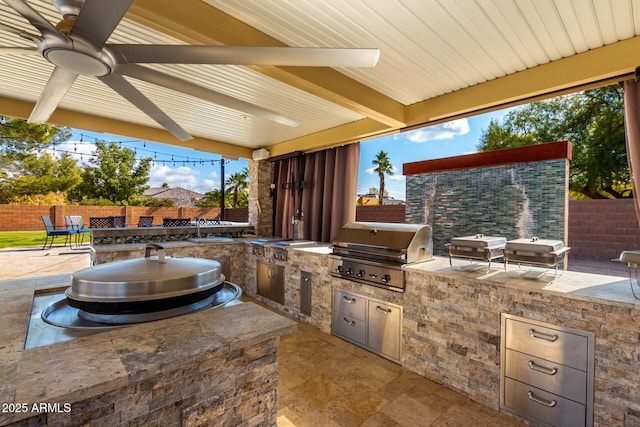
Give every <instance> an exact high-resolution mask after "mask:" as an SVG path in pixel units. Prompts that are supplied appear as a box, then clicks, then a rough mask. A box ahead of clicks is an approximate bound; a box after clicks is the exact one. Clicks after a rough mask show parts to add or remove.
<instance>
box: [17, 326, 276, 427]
mask: <svg viewBox="0 0 640 427" xmlns="http://www.w3.org/2000/svg"><path fill="white" fill-rule="evenodd" d="M277 349H278V339H277V338H272V339H270V340H267V341H263V342H260V343H257V344H253V345H250V346H248V347H245V348H241V349H237V350H235V351H230V352H225V353H221V352H211V354H210V356H209V357H208V358H206V359H204V360H199V361H195V362H192V363H185V364H184V366H181V367H180V368H178V369H173V370H167V371H165V372H162V373H161V374H159V375H153V376H151V378H145V379H141V380H138V381H136V380H135V378H130V381H129V383H128V384H127V385H126V386H124V387H122V388H119V389H116V390H113V391H110V392H107V393H104V394H102V395H99V396H97V397H94V398H90V399H87V400H84V401H82V402H80V403H74V404H72V411H70V412H68V413H65V412H63V411H60V412H57V413H56V412H49V413H43V414H41V415H38V416H34V417H30V418H27V419H24V420H21V421H18V422H16V423H13V424H11V425H12V426H16V427H18V426H25V427H26V426H35V425H38V426H51V427H54V426H55V427H57V426H63V425H64V426H71V425H74V426H80V425H91V426H94V425H95V426H116V425H118V426H119V425H128V426H183V427H187V426H238V425H246V426H258V425H264V426H275V425H276V424H277V417H278V402H277V392H276V388H277V384H278V368H277V353H276V352H277ZM124 358H125V360H126V355H125V356H124ZM164 368H166V367H164Z"/></svg>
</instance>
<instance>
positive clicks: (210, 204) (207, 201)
mask: <svg viewBox="0 0 640 427" xmlns="http://www.w3.org/2000/svg"><path fill="white" fill-rule="evenodd" d="M220 194H221V193H220V189H219V188H216V189H214V190H211V191H207V192H206V193H204V196H203V197H202V199H200V200H198V201H197V202H196V206H197V207H199V208H219V207H220ZM231 195H232V190H231V189H230V188H227V189H225V191H224V206H225V207H226V208H230V207H231Z"/></svg>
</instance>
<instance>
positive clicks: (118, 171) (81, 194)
mask: <svg viewBox="0 0 640 427" xmlns="http://www.w3.org/2000/svg"><path fill="white" fill-rule="evenodd" d="M151 160H152V159H151V158H150V157H146V158H143V159H140V160H136V153H135V151H134V150H132V149H130V148H124V147H120V146H119V145H118V144H116V143H113V142H112V143H106V142H104V141H96V151H95V154H94V157H92V158H91V159H90V160H89V162H90V163H92V164H94V165H95V166H88V167H86V168H85V169H84V171H83V172H82V182H81V183H80V184H79V185H77V186H76V187H75V188H74V190H73V194H72V196H73V197H74V199H75V200H82V199H86V198H89V199H99V198H103V199H107V200H110V201H112V202H120V203H121V202H130V201H132V200H134V199H135V198H136V196H137V195H138V194H142V193H143V192H144V190H146V189H148V188H149V186H148V185H147V182H149V169H150V168H151Z"/></svg>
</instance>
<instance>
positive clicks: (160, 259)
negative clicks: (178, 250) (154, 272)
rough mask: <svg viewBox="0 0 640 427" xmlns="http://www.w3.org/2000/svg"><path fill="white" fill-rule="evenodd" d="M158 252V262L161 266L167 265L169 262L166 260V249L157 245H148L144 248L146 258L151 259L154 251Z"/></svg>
mask: <svg viewBox="0 0 640 427" xmlns="http://www.w3.org/2000/svg"><path fill="white" fill-rule="evenodd" d="M154 249H155V250H156V251H158V262H159V263H160V264H166V263H167V261H165V260H164V248H163V247H162V246H160V245H158V244H157V243H147V246H145V248H144V257H145V258H149V257H150V256H151V251H152V250H154Z"/></svg>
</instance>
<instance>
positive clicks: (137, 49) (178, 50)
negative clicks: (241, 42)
mask: <svg viewBox="0 0 640 427" xmlns="http://www.w3.org/2000/svg"><path fill="white" fill-rule="evenodd" d="M108 48H109V50H111V51H114V52H117V53H119V54H120V56H121V59H120V61H122V62H121V63H123V64H133V63H155V64H228V65H275V66H301V67H373V66H375V65H376V64H377V63H378V59H379V58H380V50H379V49H329V48H305V47H248V46H189V45H184V46H183V45H130V44H121V45H108Z"/></svg>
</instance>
